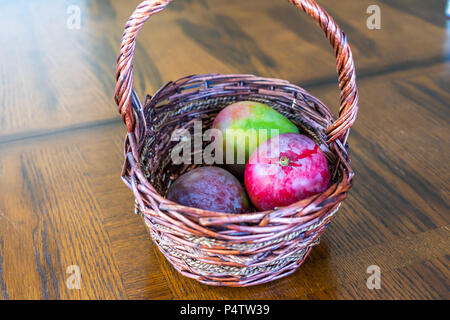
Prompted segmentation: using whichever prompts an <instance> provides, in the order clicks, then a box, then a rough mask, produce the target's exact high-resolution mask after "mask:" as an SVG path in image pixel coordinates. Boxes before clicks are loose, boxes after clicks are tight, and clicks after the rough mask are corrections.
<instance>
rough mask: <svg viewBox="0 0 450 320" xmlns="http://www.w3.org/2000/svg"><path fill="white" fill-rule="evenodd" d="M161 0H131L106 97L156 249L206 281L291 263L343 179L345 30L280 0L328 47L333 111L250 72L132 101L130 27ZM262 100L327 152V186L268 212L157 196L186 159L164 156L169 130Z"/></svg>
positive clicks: (264, 275)
mask: <svg viewBox="0 0 450 320" xmlns="http://www.w3.org/2000/svg"><path fill="white" fill-rule="evenodd" d="M169 2H171V0H159V1H156V0H149V1H144V2H142V4H140V5H139V6H138V7H137V8H136V11H135V12H134V13H133V15H132V16H131V17H130V19H129V21H128V22H127V24H126V26H125V31H124V35H123V40H122V45H121V49H120V54H119V57H118V61H117V74H116V75H117V86H116V89H115V101H116V103H117V105H118V106H119V112H120V113H121V115H122V119H123V120H124V122H125V124H126V126H127V130H128V134H127V136H126V140H125V148H124V154H125V163H124V166H123V170H122V179H123V181H124V182H125V184H126V185H127V186H128V187H129V188H130V189H131V190H132V191H133V193H134V195H135V198H136V211H137V212H138V213H140V214H142V215H143V217H144V220H145V223H146V224H147V226H148V227H149V229H150V233H151V236H152V238H153V240H154V241H155V243H156V244H157V246H158V248H159V249H160V251H161V252H162V253H163V254H164V256H165V257H166V258H167V259H168V260H169V261H170V262H171V263H172V265H173V266H174V267H175V269H176V270H178V271H179V272H180V273H181V274H183V275H184V276H187V277H189V278H193V279H196V280H198V281H200V282H202V283H205V284H208V285H216V286H233V287H242V286H249V285H256V284H261V283H265V282H268V281H272V280H275V279H278V278H281V277H284V276H286V275H288V274H291V273H292V272H294V271H295V270H296V269H297V268H298V267H299V266H300V265H301V264H302V262H303V261H304V260H305V258H306V256H307V255H308V253H309V252H310V250H311V248H312V246H313V245H314V244H316V243H318V241H319V236H320V235H321V234H322V232H323V231H324V230H325V228H326V226H327V225H328V223H329V222H330V220H331V218H332V217H333V215H334V214H335V213H336V211H337V210H338V208H339V206H340V204H341V202H342V201H343V200H344V199H345V198H346V196H347V192H348V190H349V189H350V188H351V186H352V178H353V171H352V169H351V168H350V166H349V162H350V159H349V156H348V154H347V147H346V140H347V136H348V133H349V129H350V126H351V125H352V124H353V122H354V121H355V118H356V114H357V109H358V107H357V103H358V91H357V87H356V83H355V70H354V63H353V58H352V53H351V50H350V47H349V45H348V43H347V37H346V36H345V34H344V33H343V32H342V31H341V29H340V28H339V27H338V26H337V25H336V23H335V22H334V21H333V19H332V18H331V17H330V16H329V15H328V14H327V13H326V12H325V11H324V10H323V9H322V8H321V7H320V6H318V5H317V4H316V3H315V1H313V0H290V2H291V3H292V4H294V5H295V6H297V7H298V8H300V9H302V10H304V11H305V12H306V13H308V14H309V15H310V16H311V17H313V18H314V19H315V20H316V21H317V22H318V24H319V25H320V27H321V28H322V29H323V30H324V32H325V34H326V36H327V38H328V39H329V41H330V43H331V45H332V46H333V48H334V51H335V54H336V63H337V72H338V74H339V86H340V91H341V103H340V109H339V118H338V119H337V120H335V121H334V116H333V114H332V113H331V112H330V110H329V109H328V108H327V107H326V106H325V105H324V104H323V103H322V102H321V101H319V100H318V99H316V98H314V97H313V96H311V95H310V94H309V93H308V92H306V91H305V90H303V89H302V88H300V87H298V86H296V85H293V84H291V83H289V82H287V81H284V80H278V79H267V78H260V77H256V76H254V75H222V74H206V75H195V76H188V77H184V78H181V79H179V80H177V81H174V82H169V83H167V84H166V85H164V86H163V87H162V88H161V89H160V90H159V91H158V92H156V93H155V94H154V96H153V97H150V96H147V99H146V101H145V103H144V104H143V103H141V101H140V100H139V98H138V96H137V94H136V92H135V90H134V89H133V86H132V83H133V55H134V48H135V41H136V36H137V34H138V32H139V30H140V29H141V28H142V26H143V24H144V23H145V21H147V19H148V18H149V17H150V16H151V15H153V14H155V13H157V12H159V11H161V10H163V9H164V8H165V6H166V5H167V4H168V3H169ZM239 100H254V101H262V102H264V103H266V104H268V105H269V106H271V107H272V108H274V109H276V110H278V111H279V112H280V113H282V114H283V115H285V116H286V117H288V118H289V119H290V120H291V121H292V122H293V123H295V124H296V125H297V126H298V127H299V129H300V131H301V132H303V133H305V134H307V135H309V136H310V137H312V138H313V139H314V140H315V141H316V143H318V144H319V146H320V147H321V149H322V150H323V151H324V153H325V154H326V156H327V159H328V161H329V164H330V168H331V172H332V183H331V186H330V187H329V189H328V190H326V191H325V192H323V193H321V194H317V195H314V196H311V197H309V198H307V199H304V200H301V201H299V202H297V203H294V204H292V205H290V206H287V207H283V208H276V210H274V211H265V212H250V213H247V214H240V215H236V214H226V213H221V212H212V211H206V210H200V209H195V208H190V207H185V206H182V205H179V204H177V203H174V202H171V201H169V200H167V199H165V194H166V192H167V188H168V186H169V185H170V183H171V181H173V180H174V179H175V178H177V177H178V176H179V175H180V174H182V173H183V172H186V171H188V170H191V169H192V168H194V167H195V166H196V165H174V164H173V163H172V162H171V160H170V151H171V149H172V148H173V147H174V145H175V142H172V141H171V139H170V137H171V133H172V132H173V131H174V130H175V129H178V128H186V129H188V130H190V129H192V125H193V120H194V119H202V123H203V125H204V128H207V127H209V126H210V125H211V122H212V121H213V119H214V117H215V115H216V114H217V113H218V112H219V111H220V110H221V109H222V108H224V107H225V106H227V105H228V104H230V103H232V102H235V101H239Z"/></svg>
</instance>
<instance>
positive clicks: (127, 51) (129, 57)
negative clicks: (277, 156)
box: [114, 0, 358, 144]
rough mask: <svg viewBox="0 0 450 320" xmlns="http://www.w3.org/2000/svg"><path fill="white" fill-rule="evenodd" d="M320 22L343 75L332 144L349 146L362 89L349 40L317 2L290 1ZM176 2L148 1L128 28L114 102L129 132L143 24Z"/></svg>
mask: <svg viewBox="0 0 450 320" xmlns="http://www.w3.org/2000/svg"><path fill="white" fill-rule="evenodd" d="M288 1H289V2H290V3H292V4H293V5H295V6H297V7H298V8H300V9H302V10H303V11H305V12H306V13H307V14H309V15H310V16H311V17H313V18H314V20H316V22H317V23H318V24H319V25H320V27H321V28H322V30H323V31H324V32H325V35H326V36H327V38H328V40H329V41H330V44H331V45H332V46H333V48H334V52H335V55H336V65H337V73H338V75H339V88H340V97H341V98H340V100H341V101H340V107H339V118H338V119H337V120H336V121H334V122H333V123H332V124H331V125H330V126H329V127H328V128H327V130H326V133H327V135H328V142H329V143H330V142H331V141H334V140H336V139H338V138H339V140H340V141H341V142H342V143H343V144H345V142H346V140H347V136H348V133H349V129H350V127H351V126H352V124H353V123H354V122H355V119H356V114H357V112H358V88H357V87H356V75H355V66H354V62H353V56H352V51H351V49H350V46H349V44H348V43H347V36H346V35H345V34H344V33H343V32H342V30H341V29H340V28H339V26H338V25H337V24H336V23H335V22H334V20H333V18H331V17H330V16H329V15H328V13H327V12H326V11H325V10H324V9H323V8H322V7H320V6H319V5H318V4H317V3H316V2H315V1H314V0H288ZM170 2H172V0H146V1H143V2H142V3H141V4H140V5H139V6H138V7H137V8H136V10H135V11H134V12H133V14H132V15H131V17H130V19H129V20H128V22H127V23H126V24H125V30H124V33H123V39H122V44H121V46H120V53H119V57H118V58H117V71H116V80H117V84H116V88H115V93H114V98H115V101H116V104H117V105H118V107H119V112H120V114H121V115H122V120H123V121H124V122H125V124H126V126H127V130H128V132H133V130H134V128H135V114H134V111H133V107H132V101H131V100H132V96H135V97H137V94H136V92H135V91H134V89H133V57H134V48H135V44H136V37H137V34H138V32H139V30H140V29H141V28H142V26H143V24H144V23H145V22H146V21H147V20H148V18H150V17H151V16H152V15H153V14H155V13H158V12H160V11H161V10H163V9H164V8H165V7H166V6H167V5H168V4H169V3H170Z"/></svg>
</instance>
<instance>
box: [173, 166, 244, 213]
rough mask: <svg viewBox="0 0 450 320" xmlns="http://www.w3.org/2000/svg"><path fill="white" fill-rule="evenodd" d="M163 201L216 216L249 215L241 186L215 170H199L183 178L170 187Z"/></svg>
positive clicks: (232, 178) (208, 168)
mask: <svg viewBox="0 0 450 320" xmlns="http://www.w3.org/2000/svg"><path fill="white" fill-rule="evenodd" d="M167 199H169V200H171V201H173V202H176V203H178V204H182V205H184V206H188V207H194V208H198V209H204V210H210V211H216V212H226V213H245V212H248V211H250V201H249V200H248V197H247V194H246V193H245V190H244V188H243V187H242V185H241V184H240V183H239V181H238V180H237V179H236V178H235V177H234V176H233V175H232V174H231V173H229V172H228V171H226V170H224V169H222V168H219V167H200V168H196V169H194V170H191V171H189V172H187V173H185V174H183V175H182V176H180V177H179V178H178V179H177V180H175V182H174V183H173V184H172V185H171V186H170V188H169V192H168V194H167Z"/></svg>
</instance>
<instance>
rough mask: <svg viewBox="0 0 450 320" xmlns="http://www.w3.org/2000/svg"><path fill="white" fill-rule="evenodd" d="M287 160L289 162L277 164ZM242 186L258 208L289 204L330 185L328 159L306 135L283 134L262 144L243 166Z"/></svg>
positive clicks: (263, 209) (265, 208)
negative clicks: (243, 183)
mask: <svg viewBox="0 0 450 320" xmlns="http://www.w3.org/2000/svg"><path fill="white" fill-rule="evenodd" d="M280 158H281V159H282V162H283V161H286V158H287V159H288V164H287V165H285V166H283V165H282V164H281V163H280ZM244 181H245V187H246V189H247V193H248V195H249V197H250V200H251V201H252V203H253V204H254V205H255V207H256V208H257V209H258V210H260V211H265V210H273V209H274V208H275V207H283V206H288V205H290V204H292V203H294V202H297V201H300V200H302V199H305V198H307V197H310V196H312V195H314V194H317V193H320V192H324V191H325V190H326V189H327V188H328V187H329V185H330V172H329V168H328V161H327V159H326V157H325V154H324V153H323V152H322V150H320V148H319V146H318V145H317V144H316V143H315V142H314V141H313V140H311V139H310V138H309V137H307V136H305V135H301V134H296V133H283V134H281V135H279V136H276V137H273V138H271V139H269V140H267V141H266V142H264V143H262V144H261V145H260V146H259V147H258V149H256V150H255V152H253V154H252V155H251V156H250V159H249V161H248V163H247V166H246V168H245V174H244Z"/></svg>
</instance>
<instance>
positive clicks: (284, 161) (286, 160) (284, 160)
mask: <svg viewBox="0 0 450 320" xmlns="http://www.w3.org/2000/svg"><path fill="white" fill-rule="evenodd" d="M280 164H281V165H282V166H283V167H284V166H287V165H288V164H289V158H288V157H286V156H282V157H281V158H280Z"/></svg>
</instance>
